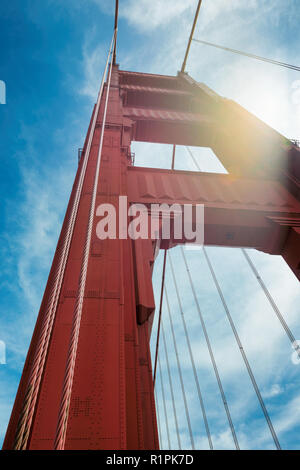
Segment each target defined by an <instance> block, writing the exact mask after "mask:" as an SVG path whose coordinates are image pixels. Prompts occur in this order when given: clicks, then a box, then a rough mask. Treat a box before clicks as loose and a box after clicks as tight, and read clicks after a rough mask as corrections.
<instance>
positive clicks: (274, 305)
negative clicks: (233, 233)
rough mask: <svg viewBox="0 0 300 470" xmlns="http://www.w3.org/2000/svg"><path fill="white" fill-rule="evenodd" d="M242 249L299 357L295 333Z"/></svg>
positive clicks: (299, 352) (299, 347)
mask: <svg viewBox="0 0 300 470" xmlns="http://www.w3.org/2000/svg"><path fill="white" fill-rule="evenodd" d="M241 250H242V252H243V254H244V256H245V258H246V260H247V262H248V264H249V266H250V268H251V270H252V272H253V273H254V275H255V277H256V279H257V280H258V282H259V284H260V286H261V287H262V289H263V291H264V293H265V294H266V297H267V299H268V300H269V302H270V304H271V306H272V308H273V310H274V312H275V314H276V316H277V318H278V320H279V321H280V323H281V325H282V327H283V329H284V331H285V332H286V334H287V336H288V338H289V340H290V341H291V343H292V346H293V348H294V349H295V351H296V352H297V354H298V357H299V358H300V346H299V345H298V343H297V342H296V338H295V336H294V335H293V333H292V332H291V330H290V328H289V327H288V325H287V323H286V321H285V319H284V318H283V316H282V313H281V312H280V310H279V308H278V307H277V305H276V303H275V301H274V299H273V297H272V296H271V294H270V292H269V291H268V289H267V287H266V285H265V283H264V281H263V280H262V278H261V277H260V275H259V274H258V271H257V269H256V267H255V266H254V264H253V261H252V260H251V258H250V256H249V255H248V253H247V251H246V250H245V248H242V249H241Z"/></svg>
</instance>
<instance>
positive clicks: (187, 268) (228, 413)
mask: <svg viewBox="0 0 300 470" xmlns="http://www.w3.org/2000/svg"><path fill="white" fill-rule="evenodd" d="M180 249H181V253H182V256H183V260H184V264H185V268H186V271H187V274H188V278H189V281H190V286H191V289H192V292H193V296H194V300H195V304H196V308H197V311H198V315H199V319H200V322H201V326H202V330H203V333H204V336H205V340H206V344H207V348H208V351H209V356H210V360H211V362H212V365H213V369H214V372H215V376H216V379H217V382H218V386H219V391H220V394H221V397H222V401H223V404H224V408H225V412H226V415H227V419H228V423H229V426H230V430H231V434H232V437H233V440H234V443H235V447H236V449H237V450H239V448H240V447H239V443H238V439H237V436H236V432H235V429H234V425H233V422H232V418H231V414H230V411H229V407H228V403H227V400H226V396H225V392H224V389H223V385H222V381H221V378H220V374H219V370H218V367H217V364H216V361H215V356H214V353H213V350H212V347H211V343H210V339H209V336H208V333H207V329H206V325H205V321H204V318H203V315H202V312H201V309H200V305H199V302H198V299H197V295H196V291H195V287H194V283H193V279H192V276H191V272H190V269H189V267H188V263H187V259H186V256H185V254H184V250H183V248H182V246H180Z"/></svg>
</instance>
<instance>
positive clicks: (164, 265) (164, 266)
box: [153, 250, 167, 387]
mask: <svg viewBox="0 0 300 470" xmlns="http://www.w3.org/2000/svg"><path fill="white" fill-rule="evenodd" d="M166 261H167V250H165V253H164V262H163V269H162V276H161V291H160V304H159V316H158V326H157V337H156V348H155V359H154V373H153V386H154V387H155V380H156V369H157V358H158V348H159V337H160V324H161V314H162V305H163V298H164V285H165V274H166Z"/></svg>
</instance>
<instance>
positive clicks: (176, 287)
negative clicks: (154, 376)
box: [168, 253, 213, 449]
mask: <svg viewBox="0 0 300 470" xmlns="http://www.w3.org/2000/svg"><path fill="white" fill-rule="evenodd" d="M168 257H169V260H170V267H171V272H172V277H173V282H174V286H175V291H176V296H177V300H178V305H179V309H180V313H181V315H180V316H181V319H182V324H183V329H184V333H185V338H186V342H187V346H188V351H189V356H190V360H191V364H192V369H193V374H194V379H195V383H196V387H197V393H198V398H199V403H200V407H201V411H202V415H203V420H204V425H205V429H206V434H207V439H208V443H209V447H210V449H213V444H212V440H211V434H210V430H209V425H208V420H207V416H206V411H205V406H204V401H203V398H202V393H201V389H200V384H199V379H198V375H197V371H196V366H195V360H194V355H193V351H192V348H191V343H190V339H189V334H188V330H187V326H186V322H185V318H184V313H183V308H182V303H181V299H180V295H179V290H178V286H177V281H176V277H175V272H174V267H173V262H172V257H171V254H170V253H169V256H168Z"/></svg>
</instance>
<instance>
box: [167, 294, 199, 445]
mask: <svg viewBox="0 0 300 470" xmlns="http://www.w3.org/2000/svg"><path fill="white" fill-rule="evenodd" d="M165 294H166V303H167V310H168V316H169V321H170V326H171V333H172V339H173V345H174V351H175V356H176V362H177V369H178V375H179V380H180V386H181V391H182V396H183V403H184V410H185V416H186V420H187V425H188V430H189V435H190V441H191V446H192V449H193V450H195V443H194V437H193V432H192V426H191V419H190V414H189V409H188V405H187V400H186V394H185V388H184V382H183V378H182V372H181V366H180V361H179V355H178V349H177V344H176V336H175V333H174V327H173V320H172V315H171V310H170V304H169V298H168V292H167V288H166V287H165Z"/></svg>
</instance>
